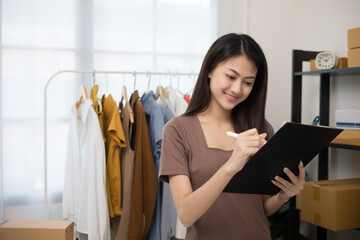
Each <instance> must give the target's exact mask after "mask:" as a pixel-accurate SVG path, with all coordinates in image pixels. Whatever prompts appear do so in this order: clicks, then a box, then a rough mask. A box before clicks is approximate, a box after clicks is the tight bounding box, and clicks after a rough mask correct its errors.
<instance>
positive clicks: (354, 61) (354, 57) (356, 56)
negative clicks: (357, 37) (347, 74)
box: [348, 48, 360, 68]
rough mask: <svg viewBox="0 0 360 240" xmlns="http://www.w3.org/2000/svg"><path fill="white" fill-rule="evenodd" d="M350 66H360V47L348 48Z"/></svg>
mask: <svg viewBox="0 0 360 240" xmlns="http://www.w3.org/2000/svg"><path fill="white" fill-rule="evenodd" d="M348 67H349V68H351V67H360V48H355V49H349V50H348Z"/></svg>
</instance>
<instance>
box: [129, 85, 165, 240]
mask: <svg viewBox="0 0 360 240" xmlns="http://www.w3.org/2000/svg"><path fill="white" fill-rule="evenodd" d="M130 102H131V107H132V109H133V110H134V117H135V129H134V134H135V135H133V136H135V139H134V140H135V143H134V145H135V166H134V181H133V189H132V193H131V212H130V222H129V232H128V239H129V240H132V239H134V240H135V239H136V240H138V239H146V237H147V235H148V233H149V230H150V225H151V220H152V216H153V213H154V209H155V203H156V194H157V183H158V181H157V176H156V169H155V165H154V160H153V157H152V153H151V145H150V140H149V132H148V127H147V123H146V118H145V113H144V109H143V106H142V104H141V102H140V99H139V93H138V91H135V92H134V93H133V94H132V96H131V98H130Z"/></svg>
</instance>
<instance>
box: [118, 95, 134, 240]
mask: <svg viewBox="0 0 360 240" xmlns="http://www.w3.org/2000/svg"><path fill="white" fill-rule="evenodd" d="M120 110H121V119H122V123H123V128H124V133H125V140H126V142H127V143H128V144H126V147H122V148H120V159H121V183H122V197H123V198H122V214H121V217H120V220H119V221H120V222H119V223H118V229H117V234H116V237H115V239H116V240H123V239H127V236H128V228H129V220H130V210H131V192H132V191H131V190H132V187H133V175H134V158H135V151H134V150H133V148H132V147H133V146H131V142H132V141H131V140H132V138H133V135H132V132H133V123H131V121H130V114H131V113H132V114H133V111H132V109H131V106H130V103H129V102H128V101H126V103H125V107H124V108H123V107H122V105H121V106H120Z"/></svg>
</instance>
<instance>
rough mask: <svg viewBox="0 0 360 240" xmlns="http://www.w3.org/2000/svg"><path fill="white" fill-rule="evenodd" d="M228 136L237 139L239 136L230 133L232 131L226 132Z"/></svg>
mask: <svg viewBox="0 0 360 240" xmlns="http://www.w3.org/2000/svg"><path fill="white" fill-rule="evenodd" d="M226 135H228V136H229V137H233V138H237V137H238V135H239V134H237V133H234V132H230V131H226Z"/></svg>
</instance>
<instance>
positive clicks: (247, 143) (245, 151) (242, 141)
mask: <svg viewBox="0 0 360 240" xmlns="http://www.w3.org/2000/svg"><path fill="white" fill-rule="evenodd" d="M265 138H266V133H262V134H259V133H258V131H257V129H256V128H252V129H249V130H247V131H244V132H242V133H240V134H239V135H238V137H237V139H236V142H235V145H234V150H233V153H232V155H231V157H230V158H229V160H228V161H227V164H229V166H230V167H231V168H232V169H233V170H234V171H235V172H238V171H240V170H241V169H242V168H243V167H244V166H245V164H246V163H247V162H248V161H249V159H250V157H251V156H253V155H254V154H255V153H256V152H257V151H259V149H260V148H261V147H262V146H263V145H264V144H265V143H266V140H265Z"/></svg>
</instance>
